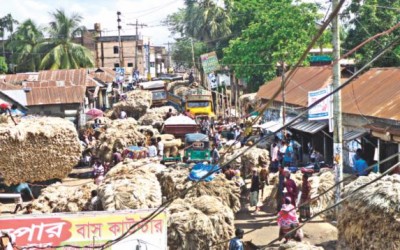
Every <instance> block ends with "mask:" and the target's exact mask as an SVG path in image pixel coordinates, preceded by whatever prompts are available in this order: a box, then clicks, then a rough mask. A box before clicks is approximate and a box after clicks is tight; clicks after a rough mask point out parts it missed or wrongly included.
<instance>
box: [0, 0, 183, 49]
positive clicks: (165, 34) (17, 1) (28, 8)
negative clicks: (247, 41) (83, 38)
mask: <svg viewBox="0 0 400 250" xmlns="http://www.w3.org/2000/svg"><path fill="white" fill-rule="evenodd" d="M0 4H1V8H0V17H2V16H5V15H7V14H8V13H11V15H12V16H13V18H14V19H16V20H18V21H19V22H23V21H24V20H26V19H28V18H31V19H32V20H34V21H35V23H36V24H38V25H42V26H46V25H47V24H48V23H49V22H50V21H51V16H50V14H49V13H50V12H54V11H55V10H56V9H64V10H65V12H66V13H67V14H68V15H70V14H71V13H74V12H75V13H78V14H80V15H81V16H82V17H83V20H82V25H84V26H86V28H88V29H93V27H94V23H100V24H101V29H102V30H103V35H104V36H111V35H117V34H118V32H117V26H118V24H117V11H120V12H121V26H122V30H121V35H134V34H135V27H134V26H130V25H128V24H129V23H135V22H136V19H138V20H139V23H144V24H147V25H148V26H147V27H144V28H139V34H140V35H142V36H145V37H149V38H150V41H151V43H152V44H153V45H164V43H167V42H173V37H172V36H171V34H170V32H169V31H168V28H167V27H164V26H161V21H162V20H164V19H165V18H166V17H167V15H168V14H171V13H173V12H175V11H177V10H178V8H182V7H183V6H184V4H183V0H0Z"/></svg>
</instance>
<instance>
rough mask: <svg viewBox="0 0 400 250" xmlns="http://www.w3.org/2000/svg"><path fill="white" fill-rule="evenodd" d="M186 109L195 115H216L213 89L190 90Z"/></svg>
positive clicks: (187, 95)
mask: <svg viewBox="0 0 400 250" xmlns="http://www.w3.org/2000/svg"><path fill="white" fill-rule="evenodd" d="M185 110H186V111H190V113H192V114H194V115H195V116H199V115H200V116H204V115H206V116H208V117H215V114H214V106H213V98H212V94H211V91H208V90H205V89H201V88H197V89H191V90H188V93H187V94H186V102H185Z"/></svg>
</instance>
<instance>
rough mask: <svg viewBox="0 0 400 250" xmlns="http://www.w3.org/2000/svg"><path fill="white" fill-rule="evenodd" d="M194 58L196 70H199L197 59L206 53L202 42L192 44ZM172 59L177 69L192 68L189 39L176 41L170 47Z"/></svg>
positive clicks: (190, 42)
mask: <svg viewBox="0 0 400 250" xmlns="http://www.w3.org/2000/svg"><path fill="white" fill-rule="evenodd" d="M193 48H194V58H195V63H196V66H197V68H198V69H199V68H200V62H199V58H200V55H201V54H203V53H206V52H207V48H206V46H205V44H204V43H202V42H198V41H197V42H196V41H194V42H193ZM172 59H173V61H174V62H175V63H176V65H177V66H178V67H181V66H183V67H185V68H192V67H193V66H194V65H193V57H192V41H191V38H180V39H176V42H175V43H174V45H173V47H172Z"/></svg>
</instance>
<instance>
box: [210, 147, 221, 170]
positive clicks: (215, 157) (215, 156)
mask: <svg viewBox="0 0 400 250" xmlns="http://www.w3.org/2000/svg"><path fill="white" fill-rule="evenodd" d="M219 158H220V154H219V152H218V148H217V145H215V144H214V145H213V150H212V151H211V159H212V164H214V165H216V164H218V161H219Z"/></svg>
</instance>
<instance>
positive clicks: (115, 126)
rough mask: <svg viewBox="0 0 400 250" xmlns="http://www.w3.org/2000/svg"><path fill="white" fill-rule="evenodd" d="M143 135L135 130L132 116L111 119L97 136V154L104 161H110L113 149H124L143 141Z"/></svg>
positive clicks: (135, 125)
mask: <svg viewBox="0 0 400 250" xmlns="http://www.w3.org/2000/svg"><path fill="white" fill-rule="evenodd" d="M144 139H145V136H144V135H143V134H142V133H140V132H139V131H138V130H137V122H136V120H135V119H133V118H128V119H118V120H113V122H112V123H111V124H110V125H107V127H106V131H105V132H104V133H102V134H101V135H100V137H99V141H98V144H97V155H98V156H99V157H100V158H101V159H102V160H105V161H111V157H112V153H113V149H114V148H115V149H117V150H120V151H122V150H124V149H125V148H126V147H127V146H131V145H135V144H137V143H138V142H140V141H144Z"/></svg>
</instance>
